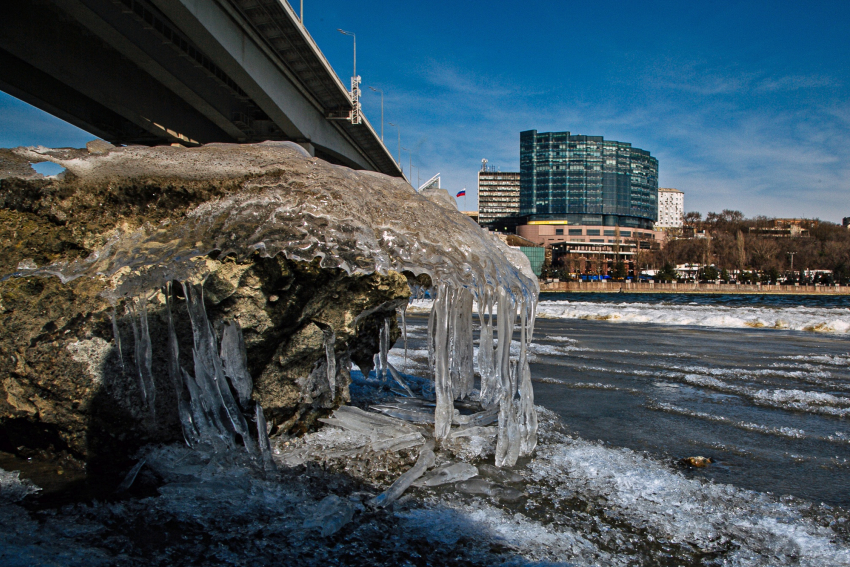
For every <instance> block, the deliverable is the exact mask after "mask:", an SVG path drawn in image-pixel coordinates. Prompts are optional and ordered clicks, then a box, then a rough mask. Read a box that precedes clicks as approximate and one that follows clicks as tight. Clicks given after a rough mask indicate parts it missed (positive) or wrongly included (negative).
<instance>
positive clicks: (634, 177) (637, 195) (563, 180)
mask: <svg viewBox="0 0 850 567" xmlns="http://www.w3.org/2000/svg"><path fill="white" fill-rule="evenodd" d="M519 136H520V138H519V139H520V193H519V198H520V203H519V206H520V214H521V215H528V222H529V224H537V223H552V222H556V221H561V222H560V223H559V224H571V225H597V226H622V227H632V228H643V229H652V225H653V223H654V222H655V221H656V219H657V218H658V160H657V159H655V158H654V157H652V156H651V155H650V154H649V152H647V151H644V150H641V149H638V148H633V147H632V145H631V144H627V143H624V142H615V141H612V140H604V139H603V138H602V136H581V135H572V134H570V133H569V132H545V133H538V132H537V130H529V131H526V132H521V133H520V135H519Z"/></svg>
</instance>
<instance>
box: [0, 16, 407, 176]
mask: <svg viewBox="0 0 850 567" xmlns="http://www.w3.org/2000/svg"><path fill="white" fill-rule="evenodd" d="M0 22H2V25H0V90H3V91H5V92H7V93H9V94H11V95H12V96H15V97H16V98H19V99H21V100H24V101H25V102H28V103H30V104H32V105H33V106H36V107H38V108H40V109H42V110H45V111H46V112H49V113H51V114H53V115H55V116H58V117H59V118H62V119H63V120H66V121H67V122H70V123H71V124H74V125H76V126H78V127H80V128H82V129H84V130H86V131H88V132H91V133H92V134H94V135H96V136H98V137H100V138H103V139H105V140H107V141H109V142H112V143H114V144H144V145H154V144H163V143H175V142H176V143H181V144H184V145H197V144H204V143H209V142H258V141H263V140H290V141H294V142H296V143H299V144H301V145H303V146H304V147H305V148H306V149H307V150H308V151H310V152H311V153H313V154H314V155H316V156H317V157H321V158H323V159H326V160H328V161H331V162H333V163H338V164H342V165H347V166H349V167H353V168H356V169H368V170H372V171H379V172H382V173H386V174H388V175H393V176H401V175H402V172H401V169H400V168H399V166H398V164H397V163H396V162H395V160H394V159H393V157H392V155H391V154H390V152H389V151H388V150H387V148H386V146H384V144H383V143H382V142H381V139H380V137H379V136H378V134H377V133H376V132H375V130H374V128H372V126H371V124H369V122H368V121H367V120H365V117H364V119H363V120H362V122H361V123H360V124H352V123H351V122H350V121H348V120H344V119H340V118H342V117H345V116H348V114H349V113H350V112H351V111H352V109H353V108H354V106H353V103H352V100H351V97H350V95H349V93H348V89H347V87H346V86H345V85H344V84H343V82H342V81H341V80H340V79H339V77H338V76H337V75H336V73H335V72H334V70H333V69H332V68H331V66H330V64H329V63H328V61H327V60H326V59H325V57H324V55H323V54H322V52H321V50H320V49H319V48H318V46H317V45H316V43H315V41H313V39H312V38H311V37H310V34H309V33H308V32H307V31H306V29H304V27H303V26H302V25H301V23H300V21H299V19H298V16H297V15H296V14H295V12H294V11H293V10H292V8H291V6H290V5H289V4H288V3H287V2H286V1H285V0H28V1H26V2H4V3H2V5H0Z"/></svg>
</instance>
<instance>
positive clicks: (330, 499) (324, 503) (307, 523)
mask: <svg viewBox="0 0 850 567" xmlns="http://www.w3.org/2000/svg"><path fill="white" fill-rule="evenodd" d="M354 509H355V506H354V503H353V502H351V501H350V500H346V499H344V498H340V497H339V496H337V495H335V494H330V495H328V496H325V497H324V498H323V499H322V500H321V502H319V503H318V505H316V506H315V508H314V509H313V510H311V511H309V512H308V513H309V514H310V515H309V517H308V518H307V519H306V520H304V528H306V529H310V528H321V529H322V537H328V536H329V535H333V534H335V533H336V532H338V531H339V530H341V529H342V527H343V526H344V525H345V524H347V523H348V522H350V521H351V518H353V517H354Z"/></svg>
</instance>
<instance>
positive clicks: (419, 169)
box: [410, 165, 421, 191]
mask: <svg viewBox="0 0 850 567" xmlns="http://www.w3.org/2000/svg"><path fill="white" fill-rule="evenodd" d="M410 167H411V168H413V166H412V165H411V166H410ZM420 171H421V168H420V167H419V166H418V165H417V166H416V190H417V191H419V172H420ZM410 179H411V181H412V180H413V169H411V170H410ZM411 185H412V183H411Z"/></svg>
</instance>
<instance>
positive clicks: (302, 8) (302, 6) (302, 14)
mask: <svg viewBox="0 0 850 567" xmlns="http://www.w3.org/2000/svg"><path fill="white" fill-rule="evenodd" d="M299 19H300V20H301V27H302V28H303V27H304V0H301V16H300V17H299Z"/></svg>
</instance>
